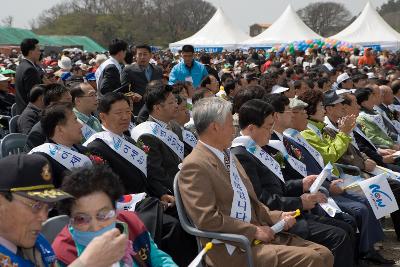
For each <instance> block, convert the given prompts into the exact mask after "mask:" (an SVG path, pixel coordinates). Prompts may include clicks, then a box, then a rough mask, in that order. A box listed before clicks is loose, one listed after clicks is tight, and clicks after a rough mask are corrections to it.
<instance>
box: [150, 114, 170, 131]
mask: <svg viewBox="0 0 400 267" xmlns="http://www.w3.org/2000/svg"><path fill="white" fill-rule="evenodd" d="M150 118H151V119H152V120H154V121H155V122H157V123H158V124H160V125H161V127H163V128H164V129H167V128H168V123H165V122H163V121H160V120H158V119H156V118H154V117H153V116H151V115H150Z"/></svg>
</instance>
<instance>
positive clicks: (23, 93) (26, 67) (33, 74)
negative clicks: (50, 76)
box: [15, 59, 42, 114]
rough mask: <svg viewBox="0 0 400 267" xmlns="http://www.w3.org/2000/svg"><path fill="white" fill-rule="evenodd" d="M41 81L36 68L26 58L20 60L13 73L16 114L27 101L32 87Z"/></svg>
mask: <svg viewBox="0 0 400 267" xmlns="http://www.w3.org/2000/svg"><path fill="white" fill-rule="evenodd" d="M40 83H42V79H41V78H40V72H39V70H38V68H37V67H36V66H35V65H33V64H32V63H31V62H29V61H28V60H26V59H23V60H21V63H20V64H19V65H18V67H17V72H16V73H15V89H16V91H17V92H16V96H15V97H16V103H17V114H21V113H22V111H23V110H24V109H25V107H26V106H27V105H28V102H29V93H30V91H31V89H32V87H33V86H34V85H36V84H40Z"/></svg>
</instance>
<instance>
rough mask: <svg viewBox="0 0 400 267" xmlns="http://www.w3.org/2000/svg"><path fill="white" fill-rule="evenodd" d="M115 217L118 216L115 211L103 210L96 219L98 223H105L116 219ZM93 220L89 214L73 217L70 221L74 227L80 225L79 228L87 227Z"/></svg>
mask: <svg viewBox="0 0 400 267" xmlns="http://www.w3.org/2000/svg"><path fill="white" fill-rule="evenodd" d="M115 215H116V211H115V210H102V211H99V212H98V213H97V214H96V216H95V217H96V220H97V221H99V222H104V221H107V220H109V219H112V218H114V217H115ZM92 219H93V217H92V216H90V215H88V214H78V215H75V216H73V217H72V218H71V219H70V223H71V224H72V225H78V226H81V225H87V224H89V223H90V222H91V221H92Z"/></svg>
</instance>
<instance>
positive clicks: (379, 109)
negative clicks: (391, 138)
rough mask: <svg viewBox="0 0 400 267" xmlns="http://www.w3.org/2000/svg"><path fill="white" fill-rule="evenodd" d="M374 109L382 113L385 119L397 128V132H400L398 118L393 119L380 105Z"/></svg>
mask: <svg viewBox="0 0 400 267" xmlns="http://www.w3.org/2000/svg"><path fill="white" fill-rule="evenodd" d="M374 110H375V111H376V112H378V113H379V114H381V116H382V117H383V119H385V120H386V121H387V122H388V123H390V124H391V125H392V126H393V127H394V128H395V129H396V131H397V133H400V122H398V121H397V120H391V119H390V118H389V117H388V115H387V114H386V112H385V111H384V110H383V109H381V108H380V107H378V106H375V107H374Z"/></svg>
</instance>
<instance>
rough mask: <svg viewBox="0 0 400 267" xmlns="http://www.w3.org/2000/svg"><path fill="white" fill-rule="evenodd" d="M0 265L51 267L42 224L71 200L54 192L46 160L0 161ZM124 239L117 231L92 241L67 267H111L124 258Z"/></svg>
mask: <svg viewBox="0 0 400 267" xmlns="http://www.w3.org/2000/svg"><path fill="white" fill-rule="evenodd" d="M0 169H1V170H7V171H3V172H2V173H1V179H0V218H1V220H0V265H1V266H21V267H53V266H56V265H55V262H56V256H55V255H54V252H53V249H52V248H51V245H50V244H49V243H48V241H47V240H46V239H45V237H44V236H43V235H42V234H40V232H41V230H42V224H43V222H45V221H46V220H47V215H48V212H49V211H50V210H51V208H52V207H54V205H55V203H56V202H57V201H59V200H62V199H67V198H71V196H70V195H69V194H67V193H65V192H63V191H61V190H58V189H55V188H54V185H53V182H52V172H51V168H50V165H49V163H48V161H47V160H46V158H45V157H43V156H41V155H38V154H35V155H24V154H20V155H11V156H7V157H5V158H2V159H0ZM127 241H128V240H127V236H126V235H124V234H120V232H119V230H118V229H114V230H111V231H110V232H107V233H105V234H103V235H102V236H100V237H98V238H97V240H94V241H93V243H91V244H90V245H89V246H88V247H87V249H86V250H85V253H83V254H82V255H81V256H80V257H79V258H78V259H76V260H75V261H73V262H72V263H71V264H70V265H69V267H81V266H99V263H101V264H102V265H101V266H111V265H112V264H113V263H114V262H116V261H118V259H120V258H121V257H122V255H124V253H125V250H126V244H127Z"/></svg>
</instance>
